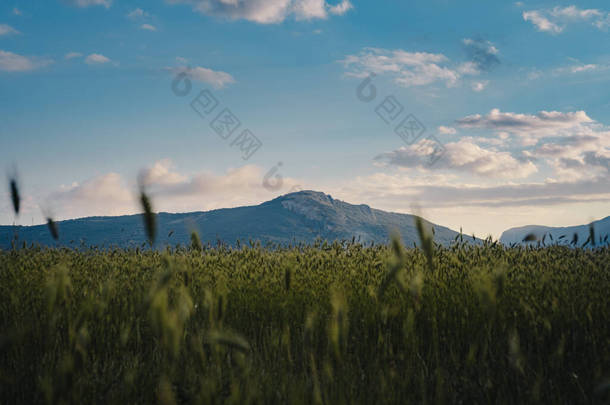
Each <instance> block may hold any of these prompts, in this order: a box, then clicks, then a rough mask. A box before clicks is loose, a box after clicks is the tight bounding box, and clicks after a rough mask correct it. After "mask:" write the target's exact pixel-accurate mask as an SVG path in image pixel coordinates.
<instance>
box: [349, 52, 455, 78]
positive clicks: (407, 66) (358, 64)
mask: <svg viewBox="0 0 610 405" xmlns="http://www.w3.org/2000/svg"><path fill="white" fill-rule="evenodd" d="M448 61H449V60H448V58H447V57H446V56H445V55H443V54H440V53H428V52H406V51H403V50H401V49H398V50H387V49H378V48H364V49H363V50H362V51H361V52H360V53H359V54H357V55H348V56H346V58H345V59H343V60H342V61H340V62H342V63H343V65H344V66H345V68H346V69H347V72H346V75H347V76H352V77H358V78H364V77H367V76H368V75H369V74H370V73H375V74H384V73H385V74H389V75H391V76H392V77H393V78H394V82H395V83H396V84H399V85H401V86H403V87H410V86H424V85H428V84H432V83H435V82H443V83H445V85H446V86H447V87H452V86H455V85H456V84H457V82H458V80H459V78H460V77H461V75H462V74H465V73H461V72H460V71H458V70H457V69H454V68H451V67H448V66H446V65H447V63H448Z"/></svg>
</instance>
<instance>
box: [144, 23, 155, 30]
mask: <svg viewBox="0 0 610 405" xmlns="http://www.w3.org/2000/svg"><path fill="white" fill-rule="evenodd" d="M140 29H142V30H145V31H156V30H157V27H155V26H154V25H150V24H142V25H140Z"/></svg>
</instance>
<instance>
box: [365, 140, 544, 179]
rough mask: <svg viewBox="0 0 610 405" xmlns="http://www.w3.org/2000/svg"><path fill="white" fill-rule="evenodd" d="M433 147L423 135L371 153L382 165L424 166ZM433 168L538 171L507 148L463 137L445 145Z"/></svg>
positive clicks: (514, 173)
mask: <svg viewBox="0 0 610 405" xmlns="http://www.w3.org/2000/svg"><path fill="white" fill-rule="evenodd" d="M433 151H434V144H433V142H432V141H430V140H428V139H423V140H421V141H419V142H417V143H415V144H413V145H410V146H405V147H401V148H399V149H397V150H394V151H391V152H386V153H382V154H380V155H378V156H376V157H375V160H376V161H377V162H381V163H382V165H393V166H398V167H404V168H425V167H426V163H425V159H426V157H427V156H429V155H430V154H431V153H433ZM434 169H435V170H436V169H447V170H458V171H461V172H465V173H469V174H475V175H478V176H483V177H493V178H508V179H521V178H526V177H529V176H530V175H531V174H533V173H536V172H537V171H538V169H537V167H536V166H535V165H534V164H533V163H532V162H529V161H519V160H518V159H516V158H514V157H513V156H512V155H511V154H510V153H509V152H506V151H496V150H492V149H485V148H482V147H481V146H479V145H477V144H476V143H475V142H473V141H472V140H471V139H468V138H463V139H460V140H459V141H457V142H450V143H447V144H446V145H445V154H444V155H443V156H442V157H441V158H440V159H439V160H438V162H437V163H436V164H435V165H434Z"/></svg>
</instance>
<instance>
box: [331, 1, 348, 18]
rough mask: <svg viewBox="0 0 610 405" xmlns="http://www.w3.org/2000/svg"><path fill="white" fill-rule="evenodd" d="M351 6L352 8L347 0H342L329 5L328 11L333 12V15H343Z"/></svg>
mask: <svg viewBox="0 0 610 405" xmlns="http://www.w3.org/2000/svg"><path fill="white" fill-rule="evenodd" d="M352 8H354V6H353V5H352V3H351V2H350V1H349V0H342V1H341V3H339V4H337V5H334V6H329V7H328V12H329V13H331V14H335V15H343V14H345V13H347V12H348V11H349V10H351V9H352Z"/></svg>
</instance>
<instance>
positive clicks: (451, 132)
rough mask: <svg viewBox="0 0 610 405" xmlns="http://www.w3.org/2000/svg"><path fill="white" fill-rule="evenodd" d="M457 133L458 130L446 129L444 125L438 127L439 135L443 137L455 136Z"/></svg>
mask: <svg viewBox="0 0 610 405" xmlns="http://www.w3.org/2000/svg"><path fill="white" fill-rule="evenodd" d="M456 132H457V131H456V129H455V128H452V127H445V126H443V125H441V126H440V127H438V133H439V134H442V135H454V134H455V133H456Z"/></svg>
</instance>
